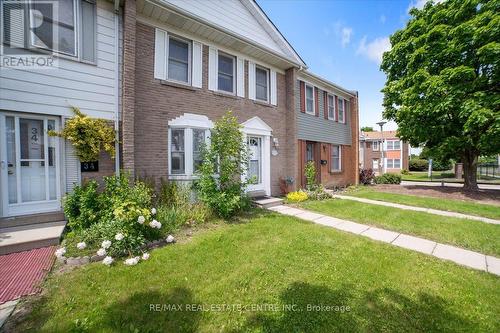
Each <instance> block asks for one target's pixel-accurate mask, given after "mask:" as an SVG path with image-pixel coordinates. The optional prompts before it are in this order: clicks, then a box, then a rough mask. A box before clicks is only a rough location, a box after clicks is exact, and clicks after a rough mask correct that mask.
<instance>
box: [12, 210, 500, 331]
mask: <svg viewBox="0 0 500 333" xmlns="http://www.w3.org/2000/svg"><path fill="white" fill-rule="evenodd" d="M259 214H260V216H255V217H253V218H251V219H250V220H248V221H240V222H242V223H237V224H229V225H223V226H221V227H219V228H217V229H215V230H210V231H207V232H204V233H202V234H198V235H195V236H194V237H193V239H192V240H191V241H190V242H188V243H185V244H175V245H172V246H167V247H165V248H163V249H159V250H155V251H153V252H152V255H151V258H150V260H149V261H146V262H141V263H140V264H139V265H137V266H134V267H126V266H124V265H123V264H122V263H118V264H116V265H115V266H114V267H111V268H108V267H105V266H104V265H102V264H100V263H94V264H90V265H87V266H84V267H82V268H79V269H77V270H75V271H73V272H70V273H66V274H64V275H52V276H51V277H50V279H49V280H48V282H47V283H46V285H47V288H48V290H47V293H46V294H45V296H44V297H43V298H41V299H39V300H37V301H35V303H34V304H33V309H34V310H33V312H32V313H31V314H30V315H29V316H28V317H27V318H26V319H25V320H24V321H23V322H21V324H20V325H19V326H18V327H17V329H18V330H19V331H22V332H26V331H28V332H29V331H37V332H67V331H89V332H94V331H99V332H134V331H136V332H221V331H224V332H340V331H342V332H363V331H364V332H380V331H386V332H388V331H393V332H402V331H405V332H409V331H419V332H432V331H449V332H458V331H462V332H495V331H497V332H498V331H499V330H500V316H498V311H499V309H498V304H500V293H498V292H496V291H498V290H499V288H500V278H498V277H497V276H494V275H491V274H488V273H485V272H480V271H475V270H470V269H466V268H464V267H460V266H458V265H455V264H453V263H450V262H446V261H441V260H439V259H436V258H433V257H430V256H425V255H422V254H419V253H415V252H412V251H408V250H404V249H400V248H395V247H393V246H390V245H387V244H383V243H379V242H375V241H372V240H369V239H365V238H363V237H359V236H355V235H351V234H348V233H343V232H340V231H337V230H335V229H332V228H329V227H324V226H319V225H315V224H312V223H309V222H305V221H301V220H298V219H295V218H292V217H288V216H279V215H277V214H271V213H263V212H261V213H259ZM150 304H160V310H161V308H162V307H161V306H162V305H163V304H165V305H168V304H170V305H173V304H176V305H179V306H180V307H181V310H173V309H171V310H170V311H168V310H166V308H163V309H164V310H163V311H158V312H156V311H151V310H150V307H151V306H150ZM186 304H195V305H201V306H204V309H207V308H208V307H209V306H211V304H226V305H228V306H231V307H233V305H234V306H235V307H237V306H238V304H239V305H241V306H243V307H246V310H244V311H242V312H241V313H240V312H239V311H238V310H237V309H236V308H233V309H235V310H234V311H187V308H186ZM253 304H257V305H259V306H260V307H261V309H260V310H262V307H263V305H264V304H270V305H272V306H273V308H272V309H278V311H259V309H257V308H255V307H253V308H252V305H253ZM309 304H310V305H315V306H321V305H323V306H339V307H341V306H344V309H345V310H346V311H344V312H342V311H337V312H335V311H332V310H330V311H325V309H324V308H323V311H319V309H318V308H316V309H317V310H318V311H308V310H307V309H308V305H309ZM283 306H288V309H289V310H288V311H283V310H282V307H283ZM190 307H191V308H192V307H193V306H190ZM346 307H349V311H347V308H346ZM269 309H270V307H268V310H269Z"/></svg>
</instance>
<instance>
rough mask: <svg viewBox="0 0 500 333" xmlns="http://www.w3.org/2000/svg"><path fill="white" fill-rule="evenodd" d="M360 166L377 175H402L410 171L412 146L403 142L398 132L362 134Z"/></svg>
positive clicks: (360, 137)
mask: <svg viewBox="0 0 500 333" xmlns="http://www.w3.org/2000/svg"><path fill="white" fill-rule="evenodd" d="M359 140H360V145H359V156H360V158H359V165H360V168H361V169H373V170H374V171H375V173H377V174H381V173H386V172H390V173H400V172H401V170H403V169H404V170H408V167H409V155H410V146H409V144H408V142H404V141H401V140H400V139H399V138H398V137H397V136H396V131H383V132H377V131H374V132H360V136H359Z"/></svg>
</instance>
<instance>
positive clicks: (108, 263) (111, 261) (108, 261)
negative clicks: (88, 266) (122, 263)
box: [102, 256, 115, 266]
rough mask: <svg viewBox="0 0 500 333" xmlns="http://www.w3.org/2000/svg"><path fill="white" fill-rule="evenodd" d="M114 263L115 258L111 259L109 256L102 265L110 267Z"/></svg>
mask: <svg viewBox="0 0 500 333" xmlns="http://www.w3.org/2000/svg"><path fill="white" fill-rule="evenodd" d="M113 261H115V260H114V259H113V258H111V257H110V256H107V257H106V258H104V259H103V260H102V263H103V264H104V265H106V266H110V265H111V264H112V263H113Z"/></svg>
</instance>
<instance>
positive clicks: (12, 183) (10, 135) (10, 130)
mask: <svg viewBox="0 0 500 333" xmlns="http://www.w3.org/2000/svg"><path fill="white" fill-rule="evenodd" d="M5 143H6V144H7V182H8V191H9V204H15V203H17V168H16V167H17V165H16V129H15V118H14V117H5Z"/></svg>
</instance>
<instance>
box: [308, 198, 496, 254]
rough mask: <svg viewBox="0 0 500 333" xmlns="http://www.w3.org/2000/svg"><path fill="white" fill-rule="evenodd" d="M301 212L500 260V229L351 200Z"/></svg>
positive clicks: (333, 201)
mask: <svg viewBox="0 0 500 333" xmlns="http://www.w3.org/2000/svg"><path fill="white" fill-rule="evenodd" d="M300 206H301V207H302V208H305V209H309V210H313V211H317V212H320V213H323V214H326V215H331V216H334V217H338V218H343V219H347V220H350V221H354V222H359V223H364V224H369V225H373V226H377V227H381V228H384V229H388V230H393V231H399V232H403V233H407V234H411V235H415V236H419V237H423V238H427V239H431V240H434V241H437V242H441V243H447V244H451V245H456V246H460V247H463V248H466V249H470V250H474V251H479V252H481V253H484V254H490V255H493V256H496V257H500V225H495V224H488V223H484V222H479V221H474V220H466V219H460V218H453V217H444V216H439V215H433V214H429V213H423V212H413V211H409V210H404V209H398V208H392V207H384V206H378V205H371V204H365V203H361V202H356V201H352V200H344V199H330V200H324V201H305V202H303V203H301V204H300Z"/></svg>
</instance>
